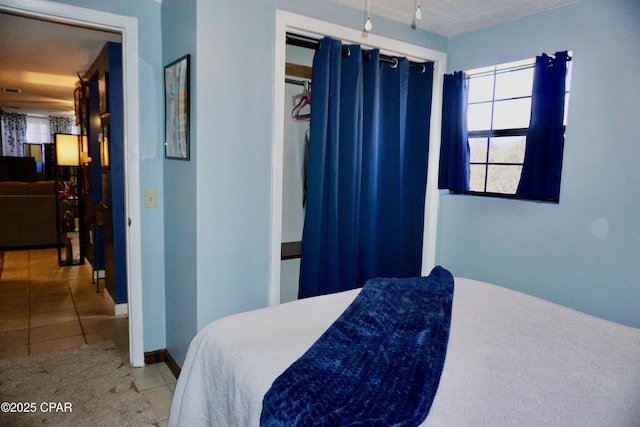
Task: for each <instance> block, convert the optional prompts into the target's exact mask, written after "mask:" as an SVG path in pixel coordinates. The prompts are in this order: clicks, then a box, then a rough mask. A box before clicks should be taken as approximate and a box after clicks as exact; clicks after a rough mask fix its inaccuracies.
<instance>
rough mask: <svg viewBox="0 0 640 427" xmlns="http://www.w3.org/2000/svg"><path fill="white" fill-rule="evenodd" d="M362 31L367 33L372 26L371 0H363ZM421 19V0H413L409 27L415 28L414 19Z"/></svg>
mask: <svg viewBox="0 0 640 427" xmlns="http://www.w3.org/2000/svg"><path fill="white" fill-rule="evenodd" d="M364 15H365V21H364V32H365V33H368V32H369V31H371V29H372V28H373V25H372V24H371V0H365V3H364ZM420 19H422V0H414V4H413V17H412V19H411V28H412V29H414V30H415V29H416V20H420Z"/></svg>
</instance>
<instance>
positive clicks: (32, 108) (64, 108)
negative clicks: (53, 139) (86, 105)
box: [0, 0, 579, 115]
mask: <svg viewBox="0 0 640 427" xmlns="http://www.w3.org/2000/svg"><path fill="white" fill-rule="evenodd" d="M330 1H332V2H334V3H339V4H341V5H344V6H346V7H349V8H352V9H356V10H361V11H362V12H363V25H364V8H365V4H366V0H330ZM417 1H421V10H422V19H421V20H419V21H416V26H417V27H418V28H420V29H422V30H425V31H429V32H431V33H435V34H439V35H442V36H444V37H452V36H456V35H460V34H463V33H466V32H469V31H473V30H477V29H481V28H485V27H489V26H492V25H495V24H497V23H500V22H506V21H511V20H514V19H518V18H521V17H523V16H527V15H532V14H535V13H539V12H542V11H545V10H548V9H553V8H557V7H561V6H565V5H567V4H570V3H575V2H577V1H579V0H371V13H372V17H371V20H372V22H373V32H375V25H376V23H375V21H376V17H377V16H381V17H385V18H387V19H390V20H393V21H398V22H403V23H406V24H407V25H410V24H411V22H412V20H413V14H414V10H415V9H414V8H415V5H416V2H417ZM107 41H118V42H119V41H121V36H120V34H116V33H112V32H108V31H102V30H96V29H87V28H83V27H78V26H72V25H67V24H61V23H53V22H48V21H43V20H40V19H34V18H27V17H24V16H18V15H12V14H7V13H0V109H1V110H2V111H9V112H20V113H25V114H43V115H72V114H73V108H74V107H73V90H74V88H75V83H76V82H77V80H78V77H77V75H78V74H80V75H82V74H84V72H85V71H87V70H88V68H89V67H90V66H91V64H92V63H93V61H94V60H95V58H96V57H97V56H98V54H99V53H100V50H101V49H102V47H103V46H104V44H105V43H106V42H107ZM17 91H20V93H18V92H17Z"/></svg>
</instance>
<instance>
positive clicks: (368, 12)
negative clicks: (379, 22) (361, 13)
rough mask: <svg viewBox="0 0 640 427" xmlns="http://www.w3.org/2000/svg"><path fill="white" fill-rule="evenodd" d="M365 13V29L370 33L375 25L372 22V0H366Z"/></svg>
mask: <svg viewBox="0 0 640 427" xmlns="http://www.w3.org/2000/svg"><path fill="white" fill-rule="evenodd" d="M365 15H366V20H365V22H364V31H365V32H367V33H368V32H369V31H371V29H372V28H373V25H372V24H371V0H366V3H365Z"/></svg>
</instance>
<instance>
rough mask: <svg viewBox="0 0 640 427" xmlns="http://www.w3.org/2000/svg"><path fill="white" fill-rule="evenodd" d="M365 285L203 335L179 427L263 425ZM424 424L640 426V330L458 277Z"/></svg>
mask: <svg viewBox="0 0 640 427" xmlns="http://www.w3.org/2000/svg"><path fill="white" fill-rule="evenodd" d="M358 292H359V290H354V291H348V292H343V293H339V294H333V295H326V296H322V297H316V298H309V299H305V300H300V301H294V302H291V303H287V304H282V305H279V306H275V307H270V308H265V309H261V310H256V311H251V312H247V313H241V314H237V315H234V316H230V317H227V318H224V319H221V320H218V321H216V322H213V323H212V324H210V325H208V326H207V327H206V328H204V329H203V330H202V331H201V332H200V333H199V334H198V335H197V336H196V337H195V338H194V340H193V342H192V343H191V346H190V347H189V351H188V354H187V358H186V361H185V363H184V367H183V369H182V372H181V374H180V378H179V379H178V383H177V385H176V390H175V394H174V398H173V402H172V405H171V415H170V419H169V426H189V427H192V426H216V427H219V426H224V427H228V426H258V425H259V420H260V412H261V410H262V397H263V395H264V394H265V393H266V391H267V390H268V389H269V387H270V386H271V383H272V382H273V380H274V379H275V378H276V377H277V376H278V375H280V373H282V372H283V371H284V370H285V369H286V368H287V367H288V366H289V365H290V364H291V363H293V362H294V361H295V360H296V359H298V358H299V357H300V356H301V355H302V354H303V353H304V352H305V350H306V349H307V348H309V347H310V346H311V345H312V344H313V343H314V342H315V341H316V340H317V339H318V338H319V337H320V335H321V334H322V332H324V330H326V329H327V328H328V327H329V326H330V325H331V323H333V321H334V320H335V319H336V318H337V317H338V316H339V315H340V314H341V313H342V312H343V311H344V310H345V309H346V308H347V306H348V305H349V304H350V303H351V301H352V300H353V299H354V298H355V296H356V295H357V293H358ZM422 425H423V426H429V427H446V426H452V427H453V426H455V427H461V426H473V427H476V426H492V427H499V426H541V427H542V426H544V427H548V426H563V427H566V426H607V427H633V426H640V329H636V328H631V327H627V326H623V325H620V324H616V323H613V322H609V321H606V320H602V319H598V318H596V317H593V316H589V315H586V314H583V313H579V312H577V311H574V310H571V309H568V308H565V307H562V306H559V305H556V304H552V303H549V302H546V301H543V300H540V299H537V298H534V297H531V296H528V295H525V294H522V293H519V292H515V291H512V290H509V289H505V288H501V287H498V286H494V285H491V284H487V283H482V282H478V281H473V280H469V279H462V278H456V281H455V291H454V300H453V314H452V320H451V332H450V337H449V345H448V349H447V358H446V361H445V365H444V370H443V372H442V378H441V380H440V385H439V387H438V391H437V393H436V396H435V399H434V401H433V405H432V407H431V411H430V412H429V415H428V417H427V419H426V420H425V422H424V423H423V424H422Z"/></svg>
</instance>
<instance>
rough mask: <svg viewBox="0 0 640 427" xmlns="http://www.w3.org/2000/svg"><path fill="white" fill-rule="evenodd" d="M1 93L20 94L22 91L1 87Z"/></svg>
mask: <svg viewBox="0 0 640 427" xmlns="http://www.w3.org/2000/svg"><path fill="white" fill-rule="evenodd" d="M2 91H3V92H4V93H22V89H15V88H11V87H3V88H2Z"/></svg>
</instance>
